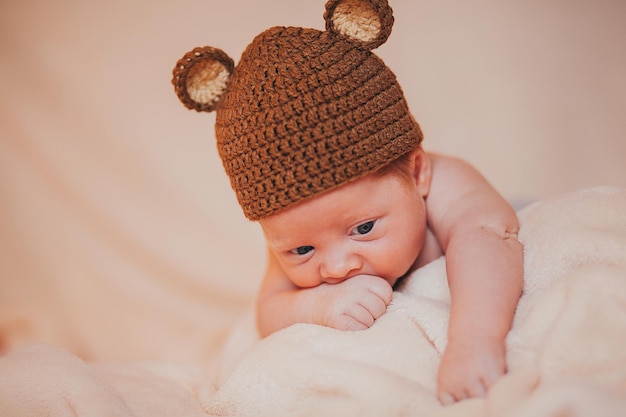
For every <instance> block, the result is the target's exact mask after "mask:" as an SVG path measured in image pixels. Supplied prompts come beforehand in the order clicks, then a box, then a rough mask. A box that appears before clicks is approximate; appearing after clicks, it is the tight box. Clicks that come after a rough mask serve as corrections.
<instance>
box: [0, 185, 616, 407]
mask: <svg viewBox="0 0 626 417" xmlns="http://www.w3.org/2000/svg"><path fill="white" fill-rule="evenodd" d="M520 220H521V224H522V228H521V231H520V236H519V237H520V240H521V241H522V243H523V244H524V248H525V287H524V294H523V296H522V298H521V300H520V304H519V307H518V310H517V313H516V317H515V321H514V323H513V328H512V330H511V332H510V334H509V337H508V339H507V345H508V357H507V362H508V367H509V373H508V374H507V375H506V376H505V377H504V378H502V379H501V380H500V381H499V382H498V383H496V385H495V386H494V387H493V389H492V390H491V391H490V392H489V394H488V396H487V397H486V398H479V399H473V400H468V401H463V402H460V403H457V404H455V405H452V406H449V407H442V406H440V405H439V404H438V402H437V400H436V396H435V388H436V387H435V375H436V372H437V366H438V362H439V358H440V356H441V353H442V351H443V349H444V347H445V345H446V331H445V330H446V326H447V319H448V309H449V299H448V290H447V284H446V277H445V263H444V259H443V258H442V259H439V260H437V261H435V262H433V263H431V264H429V265H427V266H426V267H424V268H422V269H420V270H418V271H416V272H415V274H414V275H412V276H411V277H410V278H409V279H408V280H407V281H406V282H405V283H404V285H403V287H402V288H400V289H399V290H398V291H396V292H395V293H394V297H393V301H392V303H391V305H390V307H389V309H388V311H387V313H386V314H385V315H383V316H382V317H381V318H380V319H379V320H378V321H377V322H376V323H375V325H374V326H372V328H370V329H368V330H366V331H360V332H341V331H337V330H333V329H329V328H325V327H321V326H314V325H295V326H292V327H290V328H288V329H285V330H283V331H281V332H278V333H275V334H274V335H272V336H270V337H268V338H266V339H264V340H261V341H258V340H257V338H256V332H255V331H254V327H253V320H252V317H251V316H249V317H245V318H244V319H243V320H242V322H241V324H240V325H239V326H238V327H237V328H236V329H235V330H234V332H233V334H232V337H231V338H230V339H229V341H228V342H227V343H226V345H225V346H224V351H223V356H222V357H221V359H220V360H219V361H218V363H219V367H218V368H216V369H212V370H211V372H205V371H203V370H200V369H199V368H198V367H197V366H194V364H190V365H182V364H165V363H151V364H132V365H131V364H117V365H111V364H86V363H84V362H82V361H80V360H79V359H78V358H77V357H75V356H74V355H72V354H71V353H68V352H64V351H61V350H57V349H54V348H51V347H46V346H32V347H28V348H24V349H19V350H16V351H14V352H11V353H10V354H9V355H7V356H5V357H3V358H1V359H0V415H2V416H35V415H50V416H65V415H68V416H70V415H78V416H151V417H158V416H196V415H198V416H199V415H206V414H209V415H226V416H268V417H270V416H271V417H275V416H308V415H311V416H312V415H315V416H318V415H333V416H334V415H336V416H429V417H430V416H441V417H444V416H499V417H505V416H511V417H513V416H515V417H522V416H528V417H531V416H532V417H543V416H546V417H547V416H550V417H557V416H558V417H560V416H594V417H599V416H601V417H604V416H607V417H608V416H611V417H613V416H615V417H618V416H620V417H621V416H624V415H626V189H617V188H596V189H591V190H583V191H579V192H576V193H572V194H568V195H563V196H560V197H557V198H554V199H552V200H546V201H542V202H538V203H535V204H533V205H531V206H529V207H527V208H525V209H524V210H522V212H521V213H520ZM210 375H212V377H211V378H210V377H209V376H210Z"/></svg>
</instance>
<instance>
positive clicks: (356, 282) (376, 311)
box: [313, 275, 393, 330]
mask: <svg viewBox="0 0 626 417" xmlns="http://www.w3.org/2000/svg"><path fill="white" fill-rule="evenodd" d="M317 288H318V290H319V291H322V294H320V295H319V299H318V301H319V302H318V303H316V305H315V307H316V308H315V311H314V313H313V321H314V322H315V323H318V324H322V325H324V326H328V327H333V328H335V329H339V330H364V329H367V328H369V327H370V326H371V325H372V324H374V321H375V320H376V319H377V318H378V317H380V316H382V315H383V313H384V312H385V311H386V310H387V306H388V305H389V303H390V302H391V294H392V292H393V289H392V288H391V285H390V284H389V283H388V282H387V281H386V280H384V279H382V278H379V277H376V276H372V275H358V276H355V277H352V278H349V279H347V280H345V281H342V282H340V283H338V284H322V285H320V286H319V287H317Z"/></svg>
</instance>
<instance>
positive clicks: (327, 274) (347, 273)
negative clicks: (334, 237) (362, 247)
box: [320, 250, 363, 281]
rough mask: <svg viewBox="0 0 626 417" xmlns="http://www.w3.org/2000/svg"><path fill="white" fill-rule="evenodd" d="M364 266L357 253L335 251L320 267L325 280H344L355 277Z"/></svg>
mask: <svg viewBox="0 0 626 417" xmlns="http://www.w3.org/2000/svg"><path fill="white" fill-rule="evenodd" d="M362 266H363V264H362V262H361V258H360V256H358V255H357V254H356V253H353V252H345V251H342V250H333V251H331V252H330V253H329V254H328V255H327V256H326V257H325V258H324V261H323V262H322V264H321V265H320V273H321V275H322V277H323V278H324V279H325V280H334V281H336V280H344V279H346V278H350V277H351V276H353V275H355V274H356V272H358V271H359V270H360V269H361V268H362Z"/></svg>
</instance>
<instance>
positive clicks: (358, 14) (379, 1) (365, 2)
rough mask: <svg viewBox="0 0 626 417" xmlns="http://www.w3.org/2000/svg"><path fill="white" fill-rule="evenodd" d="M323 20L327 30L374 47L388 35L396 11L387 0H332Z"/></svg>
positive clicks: (368, 47)
mask: <svg viewBox="0 0 626 417" xmlns="http://www.w3.org/2000/svg"><path fill="white" fill-rule="evenodd" d="M324 20H326V30H328V31H330V32H334V33H336V34H337V35H339V36H343V37H346V38H349V39H351V40H353V41H356V42H359V43H361V46H362V47H363V48H365V49H368V50H372V49H374V48H377V47H379V46H380V45H382V44H383V43H385V41H386V40H387V38H388V37H389V34H390V33H391V27H392V26H393V11H392V9H391V7H390V6H389V4H388V3H387V0H329V1H328V2H327V3H326V12H325V13H324Z"/></svg>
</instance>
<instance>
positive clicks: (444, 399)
mask: <svg viewBox="0 0 626 417" xmlns="http://www.w3.org/2000/svg"><path fill="white" fill-rule="evenodd" d="M438 397H439V402H440V403H441V404H442V405H452V404H454V403H455V401H456V399H455V398H454V396H453V395H452V394H450V393H449V392H445V391H444V392H440V393H439V395H438Z"/></svg>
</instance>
